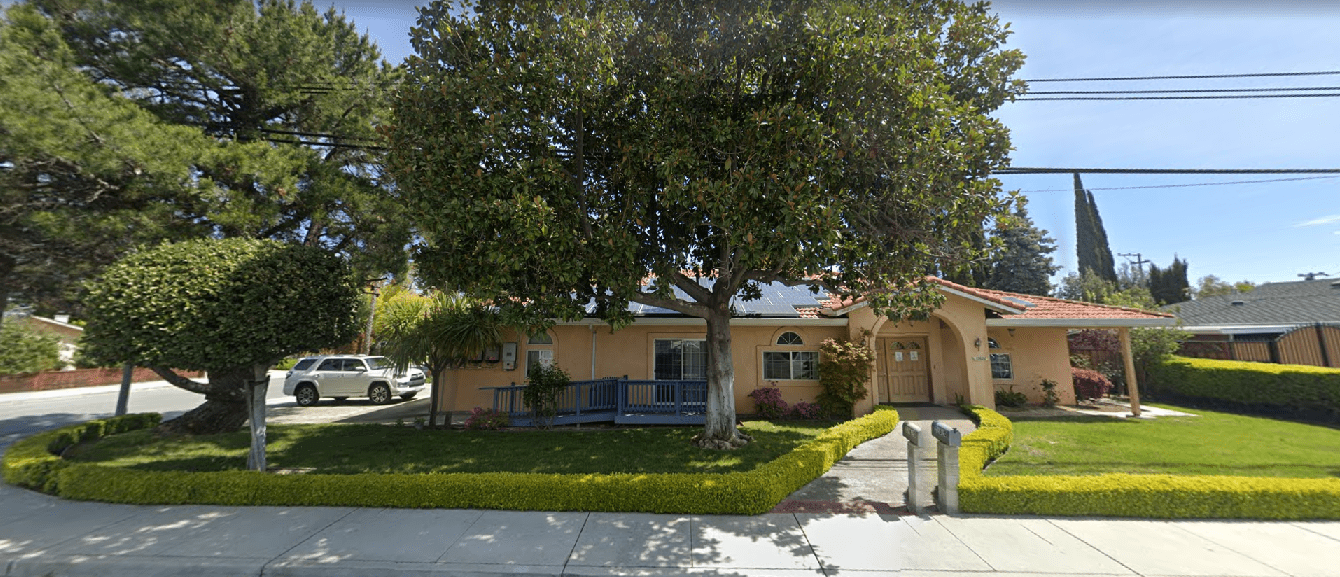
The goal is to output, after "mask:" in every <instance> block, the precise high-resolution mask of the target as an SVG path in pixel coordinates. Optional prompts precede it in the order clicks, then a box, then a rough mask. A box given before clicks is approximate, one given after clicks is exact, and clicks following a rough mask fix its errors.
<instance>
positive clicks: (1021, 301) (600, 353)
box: [440, 279, 1173, 414]
mask: <svg viewBox="0 0 1340 577" xmlns="http://www.w3.org/2000/svg"><path fill="white" fill-rule="evenodd" d="M937 282H938V283H939V285H940V290H941V291H942V292H943V293H944V295H945V301H944V304H943V305H942V306H940V308H938V309H936V310H935V311H934V312H932V313H931V314H930V315H929V316H928V317H927V318H926V319H924V320H900V321H890V320H888V319H886V318H885V317H883V316H877V315H875V314H874V313H873V312H872V311H871V309H870V308H869V307H868V306H866V303H865V302H864V300H863V299H858V300H856V301H854V302H853V301H847V302H838V301H837V300H836V299H833V298H829V297H828V295H824V294H820V295H818V296H816V295H814V294H812V293H811V292H810V291H809V289H808V288H806V287H787V286H784V285H781V284H771V285H765V286H764V287H762V288H763V298H762V299H761V300H757V301H751V302H743V301H740V302H737V303H735V310H736V311H737V313H736V317H735V319H734V320H733V321H732V323H731V335H732V352H733V361H734V364H735V384H734V392H735V403H736V410H737V411H738V412H740V413H750V412H753V409H754V402H753V401H752V400H751V399H750V398H749V397H748V395H749V393H750V392H751V391H753V390H754V389H756V388H759V387H764V386H772V385H775V386H777V387H779V388H780V389H781V392H782V397H783V399H784V400H785V401H787V402H788V403H792V404H794V403H796V402H798V401H808V402H814V400H815V396H816V395H817V394H818V393H819V390H820V387H819V381H818V361H819V344H820V343H821V342H822V341H823V340H824V339H847V340H852V341H860V340H861V339H863V338H866V335H869V338H868V342H869V344H870V345H871V346H872V347H873V348H874V349H875V350H876V352H877V360H876V363H875V366H874V368H873V370H872V375H871V381H870V383H871V384H870V395H869V396H868V397H867V399H866V400H865V401H864V402H862V403H861V404H859V405H858V406H857V412H858V413H861V414H864V413H866V412H869V411H870V410H872V409H873V407H874V405H875V404H876V403H888V402H918V403H935V404H940V405H951V404H954V403H956V402H958V401H960V400H962V401H964V402H968V403H973V404H980V405H986V406H988V407H994V406H995V394H994V391H995V390H997V389H1002V390H1005V389H1010V388H1013V390H1016V391H1019V392H1022V393H1025V394H1027V395H1028V397H1029V399H1030V400H1031V401H1034V402H1040V401H1041V400H1042V398H1043V397H1042V389H1041V387H1040V383H1041V382H1042V380H1043V379H1049V380H1052V381H1056V382H1057V383H1059V384H1061V385H1062V386H1061V387H1059V388H1058V392H1059V393H1060V395H1061V400H1062V402H1063V403H1073V402H1074V393H1073V390H1072V388H1071V387H1070V386H1069V383H1070V381H1071V377H1070V359H1069V348H1068V345H1067V341H1066V332H1067V331H1069V330H1072V329H1090V328H1111V329H1118V330H1122V331H1125V330H1128V329H1129V328H1131V327H1147V326H1165V325H1171V324H1172V322H1173V319H1172V317H1171V315H1166V314H1160V313H1149V312H1145V311H1137V310H1132V309H1123V308H1117V307H1108V306H1102V305H1095V304H1089V303H1081V302H1074V301H1066V300H1061V299H1054V298H1049V297H1038V296H1032V295H1021V294H1014V293H1007V292H1001V291H994V290H985V289H975V288H969V287H965V286H961V285H958V284H954V283H951V282H948V281H943V280H938V279H937ZM631 306H632V308H633V312H634V314H635V316H636V321H635V322H633V323H632V324H631V325H629V326H627V327H625V328H623V329H621V330H619V331H617V332H613V333H612V332H610V330H609V327H608V325H606V324H605V323H604V322H602V321H601V320H599V319H598V318H594V316H592V317H589V318H586V319H584V320H581V321H576V322H563V323H558V324H557V325H556V326H554V327H553V328H552V329H551V330H550V331H549V332H548V333H546V334H541V335H531V336H525V335H522V336H519V337H518V338H515V339H514V340H510V341H509V342H507V343H505V344H504V346H503V347H502V349H501V350H500V351H488V352H486V353H485V355H484V358H483V359H481V360H480V361H479V362H478V363H475V364H474V366H472V367H467V368H463V369H458V370H454V371H450V372H449V374H448V375H447V377H446V378H447V379H448V380H449V381H450V382H449V383H448V384H454V385H455V386H454V390H455V391H456V392H455V394H454V396H453V398H444V399H442V400H441V406H440V408H441V409H443V410H448V411H450V410H456V411H464V410H469V409H471V408H473V407H490V406H493V402H494V396H493V395H494V389H493V388H494V387H504V386H508V385H512V384H521V383H523V382H524V381H525V375H526V372H527V371H528V367H530V366H533V365H535V364H538V363H557V364H558V366H559V367H561V368H562V369H563V370H565V371H567V373H568V374H569V375H571V377H572V378H573V379H575V380H586V379H592V380H594V379H601V378H606V377H625V376H626V377H627V378H629V379H636V380H643V381H655V380H666V381H685V380H702V379H706V377H707V375H706V372H707V371H706V367H707V351H706V348H705V346H704V344H705V342H704V341H705V335H706V325H705V323H704V321H703V320H702V319H697V318H692V317H687V316H684V315H682V314H679V313H676V312H673V311H669V310H666V309H659V308H654V307H648V306H645V305H639V304H633V305H631Z"/></svg>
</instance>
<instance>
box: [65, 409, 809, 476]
mask: <svg viewBox="0 0 1340 577" xmlns="http://www.w3.org/2000/svg"><path fill="white" fill-rule="evenodd" d="M832 424H833V423H811V422H786V423H779V424H773V423H770V422H766V421H750V422H748V423H745V427H744V429H743V431H744V432H745V433H747V434H749V435H753V437H754V442H753V443H750V444H749V445H747V446H745V447H744V448H742V449H740V450H736V451H706V450H702V449H698V448H696V447H694V446H692V445H691V444H690V443H689V440H690V439H691V438H692V437H693V436H694V435H696V434H698V433H700V432H702V428H701V427H647V428H583V429H580V430H578V429H569V428H561V429H555V430H551V431H534V430H523V431H459V430H446V431H420V430H416V429H414V428H413V427H392V426H387V425H275V426H271V427H269V428H268V431H267V435H266V440H267V444H266V458H267V461H268V463H269V465H270V468H272V469H291V470H298V471H304V472H312V473H329V474H354V473H483V472H495V471H497V472H516V473H726V472H734V471H749V470H752V469H754V468H755V467H757V466H759V465H761V464H763V463H766V462H768V461H771V460H773V459H776V458H777V457H780V456H781V455H783V454H785V453H787V452H790V451H791V450H792V449H794V448H795V447H796V446H798V445H800V444H801V443H804V442H805V441H808V440H810V439H812V438H814V436H815V435H818V434H819V433H821V432H823V431H824V430H826V429H827V428H828V427H829V426H831V425H832ZM249 446H250V437H249V436H248V433H247V432H246V431H245V430H243V431H241V432H237V433H230V434H226V435H200V436H171V437H160V436H157V435H155V434H154V433H153V432H151V431H134V432H130V433H126V434H122V435H115V436H111V437H107V438H104V439H102V440H100V441H98V442H96V443H92V444H89V445H82V446H78V447H72V448H71V449H70V450H69V451H68V452H67V453H66V455H65V456H66V458H68V459H71V460H75V461H81V462H97V463H100V464H103V465H108V466H114V467H127V468H132V469H139V470H149V471H226V470H238V469H243V468H245V464H246V454H247V448H248V447H249Z"/></svg>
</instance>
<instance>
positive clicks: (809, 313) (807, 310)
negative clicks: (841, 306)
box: [796, 307, 819, 319]
mask: <svg viewBox="0 0 1340 577" xmlns="http://www.w3.org/2000/svg"><path fill="white" fill-rule="evenodd" d="M796 314H798V315H800V318H802V319H817V318H819V307H803V308H802V307H796Z"/></svg>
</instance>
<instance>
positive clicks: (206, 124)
mask: <svg viewBox="0 0 1340 577" xmlns="http://www.w3.org/2000/svg"><path fill="white" fill-rule="evenodd" d="M30 4H31V6H32V7H33V8H35V9H36V10H37V13H38V14H41V15H44V16H45V17H46V18H45V20H46V21H47V24H46V27H47V28H50V29H52V30H54V31H55V32H56V33H57V34H56V36H57V40H59V42H61V43H62V44H63V45H68V46H69V47H70V49H69V50H68V51H67V52H68V53H67V54H66V55H65V57H64V59H63V60H64V62H62V63H61V64H64V65H66V68H65V71H64V72H62V74H65V75H67V76H68V74H69V73H70V72H73V71H74V70H77V71H78V73H79V74H82V76H83V77H84V78H85V79H86V80H87V81H92V82H93V83H95V86H96V87H97V88H98V89H99V91H100V92H101V93H102V94H103V95H104V96H106V97H108V98H110V99H112V101H114V103H115V105H116V108H115V109H109V108H108V107H106V106H102V107H101V108H97V107H92V106H84V105H83V104H82V103H80V102H77V101H73V102H74V105H73V106H70V107H67V108H76V107H77V108H80V109H81V110H83V111H84V112H82V113H80V114H78V115H77V114H74V113H71V114H69V116H71V117H72V118H73V120H72V121H70V123H71V124H72V125H74V126H79V123H80V122H84V121H86V120H88V119H89V118H92V119H93V120H97V119H98V118H99V116H98V114H101V115H102V116H108V117H114V116H115V115H114V114H113V113H116V112H118V111H121V113H122V115H123V116H124V117H125V118H126V119H127V120H130V121H132V122H130V123H127V124H125V125H116V124H114V126H115V128H116V132H115V133H114V136H117V137H123V136H124V137H123V138H121V139H120V140H118V141H116V142H115V143H114V144H115V145H106V146H104V148H106V149H108V150H109V151H111V152H107V153H104V155H107V156H110V155H111V154H112V153H113V152H114V153H116V154H121V155H124V156H130V160H131V161H133V162H126V163H123V165H122V167H120V168H121V170H122V171H123V172H128V173H130V174H132V175H135V176H140V173H135V172H134V170H132V169H133V168H139V169H140V170H141V171H142V172H143V171H147V169H149V168H159V167H161V169H160V172H164V171H168V169H171V171H172V172H171V174H169V175H168V176H170V177H172V178H175V179H176V180H175V181H173V182H172V184H174V185H176V186H180V184H179V183H180V182H187V183H189V184H190V185H193V186H194V187H195V188H196V189H204V193H201V194H177V195H175V196H170V197H167V196H163V195H161V194H160V195H159V196H157V197H154V199H153V200H154V201H155V202H149V203H141V204H142V205H143V206H147V207H149V209H150V210H147V211H146V210H142V209H140V208H139V207H134V206H132V207H130V208H131V210H130V211H128V212H125V213H124V214H123V213H118V215H119V216H120V218H122V220H123V221H125V220H129V219H137V220H134V221H130V222H114V223H112V224H113V225H116V226H118V227H119V229H120V230H122V231H127V230H129V231H141V230H142V228H141V227H142V225H145V224H154V225H155V226H153V227H148V228H144V229H143V230H147V231H150V232H153V233H154V234H148V233H142V232H137V234H139V236H140V237H151V238H148V239H147V240H155V239H157V238H182V237H186V236H212V237H243V238H272V239H278V240H283V241H286V242H293V243H301V244H308V245H312V246H320V247H322V248H325V249H327V250H330V251H333V252H339V253H343V254H345V255H346V256H349V257H350V258H351V259H352V261H351V262H352V263H353V264H354V266H355V267H356V268H358V269H359V270H360V271H361V272H362V273H363V274H364V275H365V276H367V277H368V278H375V277H379V276H381V274H382V273H383V272H385V271H387V270H392V271H394V270H398V269H399V268H400V267H401V266H403V262H404V256H403V255H404V250H403V249H404V246H405V244H406V242H407V240H408V225H407V223H406V222H405V220H404V219H403V218H402V217H401V216H400V211H399V206H400V203H399V202H398V201H396V199H395V198H393V196H392V195H391V194H389V188H388V187H387V186H386V184H385V183H384V182H383V180H382V177H381V168H380V163H381V158H382V156H383V154H384V152H383V151H382V150H381V147H379V146H378V144H379V142H380V137H379V136H378V135H377V134H376V128H377V125H378V124H379V123H380V122H381V118H382V116H383V115H384V112H385V110H386V98H385V95H386V94H387V91H388V86H389V85H390V84H391V83H393V82H394V81H395V80H396V77H397V70H396V69H394V68H392V67H390V66H388V65H387V64H386V63H385V62H383V61H382V60H381V57H380V54H379V52H378V51H377V48H376V46H374V45H373V44H372V43H371V42H370V41H369V40H368V38H367V37H366V36H364V35H360V34H358V33H357V30H356V28H355V27H354V25H353V24H352V23H351V22H348V21H346V20H345V19H344V18H343V16H342V15H340V14H338V13H336V12H334V11H333V10H330V11H327V12H325V13H320V12H318V11H317V10H316V9H315V8H314V7H313V5H312V4H311V3H310V2H303V3H302V4H296V3H294V2H292V1H287V0H262V1H260V2H255V3H253V2H252V1H251V0H219V1H211V2H178V1H175V0H149V1H145V2H117V1H111V0H31V2H30ZM25 10H26V11H25V13H32V10H31V9H27V7H25ZM51 83H52V82H51V81H50V79H47V84H48V85H50V84H51ZM127 105H133V106H134V107H136V108H138V111H126V106H127ZM53 109H54V110H58V109H59V107H55V108H53ZM101 109H108V110H110V111H108V112H98V113H94V112H88V111H89V110H95V111H96V110H101ZM144 112H147V113H148V114H144ZM26 118H27V121H29V122H36V123H40V122H42V121H43V120H44V118H43V117H42V116H41V115H40V113H39V111H38V110H35V109H34V110H30V111H28V112H27V117H26ZM183 134H202V135H204V136H206V137H208V138H207V139H205V140H206V142H207V144H208V146H209V147H210V150H209V153H208V154H200V153H199V150H198V147H199V143H200V141H201V139H200V138H199V137H195V138H188V137H185V136H182V135H183ZM135 138H138V139H139V140H138V141H136V140H135ZM88 139H94V140H96V138H95V137H94V136H92V135H90V136H88V137H86V138H85V140H88ZM137 151H142V152H143V153H145V154H147V155H148V156H149V158H147V159H144V161H143V162H140V160H141V159H140V158H139V156H140V155H136V154H133V153H135V152H137ZM55 152H60V151H59V150H56V151H55ZM154 155H159V156H160V157H161V158H155V157H154ZM39 158H40V157H39ZM72 160H74V161H76V162H77V161H79V160H80V159H79V158H78V157H76V158H74V159H72ZM150 161H153V162H156V163H157V164H153V162H150ZM109 166H110V167H111V168H118V167H116V166H115V165H109ZM78 168H80V169H81V170H84V172H93V171H91V170H87V169H85V168H84V165H83V164H79V165H78ZM95 168H98V167H95ZM111 168H108V169H106V170H103V173H105V172H111ZM93 174H94V176H101V174H102V173H98V172H94V173H93ZM182 175H185V176H182ZM117 176H119V177H120V178H118V179H116V180H109V181H108V182H109V183H111V184H113V185H119V184H121V183H122V182H123V181H125V180H127V178H128V177H125V176H124V175H117ZM144 180H145V179H144V178H143V177H142V176H141V177H140V178H137V179H136V181H137V182H138V181H144ZM159 180H162V178H160V179H159ZM47 182H50V179H48V180H47ZM49 188H51V189H52V190H53V191H54V192H55V194H58V195H63V196H66V197H76V198H78V197H79V194H81V193H80V189H77V188H72V187H69V186H64V185H63V184H58V185H52V186H50V187H49ZM188 192H191V191H188ZM85 196H86V195H85ZM125 196H126V195H124V194H121V195H116V197H117V198H122V197H125ZM140 196H144V194H143V193H141V195H140ZM99 198H105V197H99ZM89 214H100V213H89ZM164 226H166V227H169V228H171V229H173V230H171V232H172V233H173V234H159V233H158V231H159V229H160V228H162V227H164ZM67 228H69V229H71V230H73V231H81V230H84V227H81V226H77V225H76V226H71V227H67ZM181 229H188V230H181ZM92 230H95V231H96V230H97V229H96V228H94V229H92ZM58 232H59V233H60V234H61V235H64V236H61V237H60V238H61V239H64V238H67V237H69V238H74V239H75V240H82V238H83V237H86V236H88V235H87V234H86V233H82V232H80V233H79V234H75V233H73V232H67V231H58ZM122 236H123V237H126V240H125V241H120V242H115V243H104V244H101V245H98V244H97V243H84V244H86V245H91V246H95V247H98V248H100V249H101V250H102V251H103V252H105V253H107V254H108V255H112V256H115V255H116V254H120V253H122V252H124V250H125V249H126V248H128V246H133V243H134V242H137V241H142V240H146V239H145V238H134V236H133V235H126V234H124V232H123V234H122ZM88 256H98V257H99V258H85V255H82V254H75V255H74V257H75V258H73V259H70V260H73V261H77V262H78V263H87V264H89V265H90V266H87V267H83V268H80V267H65V270H70V271H78V272H79V273H80V274H83V273H84V272H85V269H88V272H91V271H94V270H96V268H97V266H98V265H101V264H103V263H104V262H105V261H106V260H107V258H106V255H103V254H101V253H99V254H97V255H88ZM2 264H3V262H0V265H2ZM0 272H3V271H0ZM66 276H67V277H70V278H68V279H65V280H67V281H73V280H78V277H79V276H80V275H66ZM65 284H66V285H68V282H67V283H65ZM55 288H59V287H57V286H53V287H52V289H53V290H54V289H55Z"/></svg>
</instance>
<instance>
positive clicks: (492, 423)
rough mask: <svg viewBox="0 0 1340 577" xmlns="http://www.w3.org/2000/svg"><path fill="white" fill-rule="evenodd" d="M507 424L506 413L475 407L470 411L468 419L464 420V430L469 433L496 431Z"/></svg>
mask: <svg viewBox="0 0 1340 577" xmlns="http://www.w3.org/2000/svg"><path fill="white" fill-rule="evenodd" d="M507 424H508V421H507V413H503V412H501V411H495V410H493V409H485V408H484V407H475V408H474V409H473V410H471V411H470V418H469V419H466V420H465V428H467V429H470V430H471V431H496V430H498V429H501V428H503V427H506V426H507Z"/></svg>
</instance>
